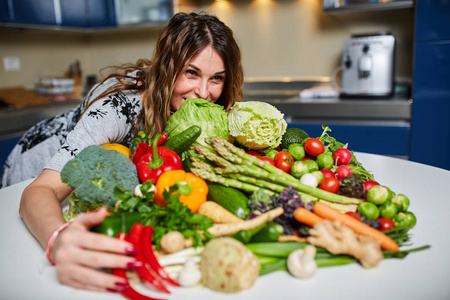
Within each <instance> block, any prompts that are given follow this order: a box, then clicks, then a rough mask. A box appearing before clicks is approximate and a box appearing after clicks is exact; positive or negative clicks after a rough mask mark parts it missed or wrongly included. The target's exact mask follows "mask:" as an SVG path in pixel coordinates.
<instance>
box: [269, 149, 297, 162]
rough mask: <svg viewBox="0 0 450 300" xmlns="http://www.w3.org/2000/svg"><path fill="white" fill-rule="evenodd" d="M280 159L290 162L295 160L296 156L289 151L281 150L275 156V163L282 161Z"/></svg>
mask: <svg viewBox="0 0 450 300" xmlns="http://www.w3.org/2000/svg"><path fill="white" fill-rule="evenodd" d="M280 160H284V161H287V162H289V163H291V162H294V158H293V157H292V155H291V154H290V153H289V152H287V151H280V152H278V153H277V154H276V155H275V157H274V158H273V161H274V162H275V164H276V163H277V162H278V161H280Z"/></svg>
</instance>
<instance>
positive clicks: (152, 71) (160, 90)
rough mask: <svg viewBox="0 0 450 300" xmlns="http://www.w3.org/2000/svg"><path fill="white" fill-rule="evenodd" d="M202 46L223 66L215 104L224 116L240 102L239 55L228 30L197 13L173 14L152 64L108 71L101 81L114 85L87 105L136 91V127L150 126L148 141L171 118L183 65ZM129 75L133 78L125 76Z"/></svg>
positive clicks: (210, 16)
mask: <svg viewBox="0 0 450 300" xmlns="http://www.w3.org/2000/svg"><path fill="white" fill-rule="evenodd" d="M207 46H212V47H213V48H214V49H215V50H216V51H217V52H218V53H219V54H220V56H221V57H222V59H223V61H224V64H225V72H226V76H225V84H224V89H223V91H222V94H221V95H220V97H219V99H218V100H217V101H216V103H217V104H220V105H222V106H223V107H224V109H225V110H226V111H228V110H229V109H230V108H231V106H232V105H233V104H234V103H235V102H240V101H243V92H242V90H243V86H244V73H243V69H242V64H241V52H240V49H239V46H238V45H237V43H236V41H235V39H234V35H233V32H232V30H231V29H230V28H229V27H228V26H226V25H225V24H224V23H223V22H221V21H220V20H219V19H218V18H217V17H215V16H212V15H208V14H200V13H199V14H197V13H190V14H187V13H183V12H180V13H177V14H175V15H174V16H173V17H172V19H171V20H170V22H169V24H168V25H167V26H166V27H165V28H164V29H163V30H162V31H161V33H160V35H159V38H158V41H157V44H156V47H155V50H154V55H153V59H152V60H147V59H140V60H138V61H137V63H136V64H128V65H122V66H119V67H114V68H115V69H116V70H117V71H116V72H115V73H112V74H110V75H108V76H107V77H105V78H104V79H103V80H102V82H104V81H106V80H108V79H109V78H116V79H118V82H117V84H115V85H114V86H112V87H110V88H109V89H108V90H106V91H105V92H103V93H102V94H100V95H99V96H97V97H96V98H95V99H94V100H93V101H96V100H98V99H100V98H103V97H105V96H106V95H108V94H111V93H116V92H119V91H123V90H136V91H139V92H140V93H141V94H142V95H143V99H142V100H143V110H142V112H141V114H140V116H139V117H138V120H137V123H138V124H139V123H140V122H141V121H142V119H144V125H145V130H146V131H147V130H148V128H149V127H150V125H152V130H151V132H150V136H152V137H153V136H155V135H156V134H157V133H160V132H162V131H163V130H164V128H165V126H166V124H167V120H168V119H169V117H170V115H171V114H172V113H173V109H172V107H171V100H172V94H173V90H174V86H175V83H176V81H177V79H178V77H179V76H180V75H181V73H182V72H183V70H184V68H185V66H186V65H187V64H188V63H189V61H190V60H192V59H193V58H194V57H195V56H196V55H198V54H199V53H200V52H201V51H202V50H203V49H204V48H205V47H207ZM134 71H136V72H135V74H136V75H135V76H134V75H133V76H132V75H130V73H131V72H134ZM93 101H91V102H90V103H92V102H93ZM138 124H136V128H135V130H136V132H137V131H138V129H139V125H138Z"/></svg>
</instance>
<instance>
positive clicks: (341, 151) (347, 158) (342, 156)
mask: <svg viewBox="0 0 450 300" xmlns="http://www.w3.org/2000/svg"><path fill="white" fill-rule="evenodd" d="M333 158H334V161H335V162H336V164H338V165H348V164H349V163H350V162H351V161H352V153H351V152H350V151H349V150H348V149H347V148H338V149H336V151H334V153H333Z"/></svg>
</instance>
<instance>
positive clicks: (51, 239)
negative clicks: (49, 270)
mask: <svg viewBox="0 0 450 300" xmlns="http://www.w3.org/2000/svg"><path fill="white" fill-rule="evenodd" d="M70 223H72V220H70V221H69V222H67V223H64V224H62V225H61V226H59V227H58V228H57V229H55V231H53V232H52V234H50V236H49V237H48V240H47V245H46V246H45V255H46V256H47V260H48V261H49V263H50V264H52V265H55V263H54V262H53V261H52V259H51V258H50V250H51V249H52V246H53V243H54V242H55V240H56V237H57V236H58V235H59V233H60V232H61V231H63V230H64V229H66V228H67V226H69V225H70Z"/></svg>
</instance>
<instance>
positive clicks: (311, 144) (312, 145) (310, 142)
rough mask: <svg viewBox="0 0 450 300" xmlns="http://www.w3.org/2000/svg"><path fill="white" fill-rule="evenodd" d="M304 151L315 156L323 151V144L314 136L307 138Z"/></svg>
mask: <svg viewBox="0 0 450 300" xmlns="http://www.w3.org/2000/svg"><path fill="white" fill-rule="evenodd" d="M305 151H306V153H308V154H309V155H312V156H317V155H319V154H322V153H324V152H325V146H324V145H323V143H322V142H321V141H320V140H319V139H316V138H309V139H307V140H306V142H305Z"/></svg>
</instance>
